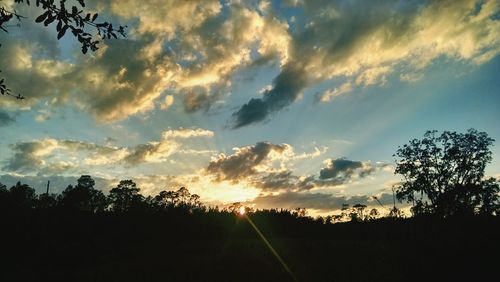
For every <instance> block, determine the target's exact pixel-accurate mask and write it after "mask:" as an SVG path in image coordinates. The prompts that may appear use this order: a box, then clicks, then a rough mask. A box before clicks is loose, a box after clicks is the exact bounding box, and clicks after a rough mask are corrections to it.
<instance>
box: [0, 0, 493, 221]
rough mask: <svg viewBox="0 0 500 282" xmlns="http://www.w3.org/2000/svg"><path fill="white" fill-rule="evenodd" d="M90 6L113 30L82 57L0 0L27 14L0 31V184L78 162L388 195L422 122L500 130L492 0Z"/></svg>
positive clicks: (105, 179) (51, 173)
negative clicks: (404, 149)
mask: <svg viewBox="0 0 500 282" xmlns="http://www.w3.org/2000/svg"><path fill="white" fill-rule="evenodd" d="M68 3H71V1H68ZM86 3H87V6H86V8H85V9H86V11H89V12H92V13H94V12H98V13H99V19H102V20H108V21H111V22H113V23H119V24H121V25H127V26H128V28H127V37H126V38H119V39H111V40H104V41H102V42H101V43H100V49H99V50H98V51H97V52H95V53H90V54H86V55H84V54H82V53H81V51H80V47H81V46H80V45H79V43H78V41H77V40H76V39H75V38H73V37H72V36H71V34H70V35H66V36H65V37H63V38H62V39H61V40H57V33H56V30H55V24H52V25H49V26H48V27H44V26H43V25H41V24H35V23H34V19H35V18H36V17H37V16H38V15H39V14H40V12H39V10H37V9H36V7H26V6H25V5H16V4H13V3H12V1H2V2H1V5H3V6H4V7H7V8H12V9H14V8H15V9H16V11H18V13H19V14H21V15H23V16H25V17H26V18H25V19H23V20H22V21H21V22H20V26H19V27H17V26H15V24H13V25H12V26H11V27H9V28H8V31H9V32H8V33H3V32H0V43H1V44H2V46H1V47H0V66H1V70H2V73H1V75H2V77H3V78H5V81H6V83H7V85H8V86H9V87H10V88H11V89H12V90H13V91H14V92H15V93H22V95H23V96H25V97H26V99H25V100H22V101H19V100H16V99H12V98H11V97H7V96H0V136H1V138H0V182H1V183H4V184H6V185H8V186H10V185H13V184H14V183H15V182H17V181H21V182H23V183H28V184H30V185H31V186H33V187H35V188H36V189H37V191H38V192H42V191H44V189H45V185H46V182H47V180H50V181H51V189H52V191H53V192H60V191H62V190H63V189H64V188H65V187H66V186H67V185H69V184H74V183H75V182H76V179H77V178H78V177H79V176H80V175H83V174H90V175H92V176H93V178H94V179H95V180H96V187H97V188H99V189H103V190H105V191H108V190H109V189H110V188H112V187H113V185H116V184H117V182H118V181H119V180H121V179H133V180H134V181H136V182H137V183H138V186H139V187H140V188H141V192H142V193H143V194H144V195H154V194H157V193H159V192H160V191H162V190H177V189H178V188H179V187H181V186H185V187H187V188H188V189H189V190H190V191H191V192H192V193H197V194H199V195H200V196H201V200H202V201H204V202H205V203H208V204H210V205H224V204H230V203H233V202H244V203H245V204H246V205H248V206H253V207H256V208H271V207H275V208H296V207H303V208H307V209H308V210H310V211H311V212H312V213H313V214H325V213H330V212H332V211H334V210H338V209H339V208H340V206H341V205H342V203H351V204H355V203H364V204H367V205H376V203H375V202H374V201H373V199H372V196H377V197H378V198H379V199H380V200H381V202H382V203H383V204H384V205H388V206H390V205H391V204H392V191H391V187H392V186H393V185H395V184H397V183H398V182H399V181H401V178H400V177H399V176H398V175H395V174H394V168H395V159H394V157H393V154H394V153H395V152H396V150H397V148H398V146H402V145H403V144H406V143H407V142H408V141H409V140H411V139H414V138H421V137H422V136H423V134H424V133H425V132H426V131H427V130H434V129H435V130H439V131H443V130H449V131H458V132H465V131H466V130H467V129H469V128H476V129H478V130H480V131H485V132H487V133H488V134H489V135H490V137H492V138H494V139H496V140H500V127H499V121H500V82H499V81H498V80H499V78H500V76H499V74H500V56H498V54H499V53H500V1H498V0H482V1H472V0H470V1H466V0H453V1H451V0H443V1H417V0H410V1H389V0H387V1H357V0H352V1H347V0H346V1H331V0H310V1H307V0H283V1H266V0H262V1H215V0H206V1H191V0H149V1H142V0H108V1H86ZM67 5H68V6H69V4H67ZM89 31H91V29H89ZM492 151H493V161H492V163H491V164H490V165H489V166H488V167H487V170H486V174H487V176H493V177H500V147H499V146H498V143H495V145H494V146H493V148H492Z"/></svg>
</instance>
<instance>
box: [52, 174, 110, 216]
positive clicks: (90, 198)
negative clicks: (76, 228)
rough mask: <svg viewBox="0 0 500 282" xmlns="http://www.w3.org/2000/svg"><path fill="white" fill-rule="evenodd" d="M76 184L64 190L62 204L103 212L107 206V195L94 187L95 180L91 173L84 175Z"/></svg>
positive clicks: (82, 209) (93, 211) (73, 207)
mask: <svg viewBox="0 0 500 282" xmlns="http://www.w3.org/2000/svg"><path fill="white" fill-rule="evenodd" d="M77 182H78V184H77V185H76V186H74V187H73V186H72V185H69V186H68V187H67V188H66V189H65V190H64V191H63V192H62V199H61V202H62V205H63V206H66V207H68V208H72V209H77V210H81V211H88V212H92V213H95V212H103V211H104V210H105V209H106V208H107V206H108V203H107V199H106V196H105V195H104V194H103V193H102V191H100V190H97V189H94V185H95V181H94V180H93V179H92V177H91V176H90V175H82V176H81V177H80V178H79V179H78V180H77Z"/></svg>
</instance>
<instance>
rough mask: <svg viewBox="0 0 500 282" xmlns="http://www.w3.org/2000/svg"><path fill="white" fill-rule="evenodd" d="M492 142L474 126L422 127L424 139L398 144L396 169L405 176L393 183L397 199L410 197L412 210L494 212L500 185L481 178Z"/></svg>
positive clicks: (468, 212) (470, 213)
mask: <svg viewBox="0 0 500 282" xmlns="http://www.w3.org/2000/svg"><path fill="white" fill-rule="evenodd" d="M493 142H494V140H493V139H492V138H490V137H489V136H488V134H486V133H485V132H478V131H477V130H475V129H469V130H468V131H467V132H466V133H457V132H449V131H444V132H443V133H442V134H440V135H437V131H427V132H426V133H425V134H424V138H423V139H420V140H419V139H414V140H412V141H410V143H409V144H406V145H404V146H403V147H398V150H397V152H396V154H395V155H394V156H396V157H397V159H396V170H395V173H397V174H401V175H402V176H403V178H404V181H403V183H402V184H401V185H399V186H398V187H396V196H397V198H398V200H400V201H402V200H406V201H408V202H412V203H413V209H412V212H413V213H414V214H421V213H426V212H429V213H433V214H437V215H439V216H444V217H447V216H451V215H472V214H476V213H481V214H489V215H491V214H494V213H495V212H496V211H498V207H499V203H498V200H499V197H498V192H499V191H500V190H499V185H498V182H497V181H496V180H495V179H494V178H489V179H484V171H485V168H486V165H487V164H488V163H490V162H491V159H492V157H491V155H492V153H491V151H490V146H491V145H492V144H493Z"/></svg>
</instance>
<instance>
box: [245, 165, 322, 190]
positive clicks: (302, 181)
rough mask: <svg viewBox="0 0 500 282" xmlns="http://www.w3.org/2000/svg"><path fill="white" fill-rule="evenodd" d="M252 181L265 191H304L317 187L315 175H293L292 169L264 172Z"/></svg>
mask: <svg viewBox="0 0 500 282" xmlns="http://www.w3.org/2000/svg"><path fill="white" fill-rule="evenodd" d="M252 183H253V184H254V185H255V187H258V188H261V189H262V190H263V191H280V190H286V191H303V190H310V189H312V188H314V187H315V185H314V183H315V181H314V176H309V177H299V176H296V175H293V173H292V171H290V170H285V171H280V172H269V173H264V174H263V175H261V176H259V177H256V178H255V179H254V180H253V182H252Z"/></svg>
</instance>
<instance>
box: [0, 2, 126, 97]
mask: <svg viewBox="0 0 500 282" xmlns="http://www.w3.org/2000/svg"><path fill="white" fill-rule="evenodd" d="M31 1H33V0H15V3H17V4H26V5H28V6H30V5H31ZM76 1H77V2H78V3H79V6H75V5H69V6H68V7H67V6H66V4H67V1H66V0H60V1H58V3H57V2H56V1H54V0H35V6H36V7H39V8H41V9H42V10H43V13H42V14H40V15H39V16H38V17H37V18H36V19H35V22H37V23H43V25H44V26H48V25H50V24H51V23H54V22H57V24H56V31H57V39H58V40H59V39H61V38H63V37H64V36H65V35H66V33H67V31H71V33H72V34H73V36H74V37H75V38H76V39H77V40H78V41H79V42H80V44H81V45H82V47H81V50H82V53H83V54H86V53H87V52H88V51H89V50H90V51H92V52H95V51H97V50H98V49H99V47H98V45H99V43H100V41H99V40H97V39H96V38H95V36H93V35H92V34H90V33H89V32H87V31H86V30H85V27H86V26H91V27H92V28H94V29H95V30H96V31H97V35H98V36H100V37H101V39H102V40H104V39H111V38H114V39H117V38H118V35H119V36H122V37H126V34H125V30H126V28H127V26H126V25H125V26H122V25H120V26H118V27H116V26H113V24H112V23H109V22H107V21H104V22H99V21H97V18H98V16H99V15H98V13H94V14H92V13H86V12H84V11H83V10H82V9H81V8H84V7H85V1H84V0H76ZM14 18H16V19H17V20H18V21H21V19H23V18H26V17H23V16H21V15H19V14H18V13H17V11H15V10H14V11H9V10H6V9H5V7H0V29H1V30H3V31H4V32H7V33H8V31H7V29H6V27H7V26H5V25H4V24H6V23H8V22H9V21H11V20H12V19H14ZM0 46H1V44H0ZM0 94H1V95H9V96H13V97H16V98H17V99H20V100H22V99H24V97H23V96H21V95H19V94H18V95H13V94H11V90H10V89H9V88H7V86H6V84H5V80H4V79H0Z"/></svg>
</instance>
